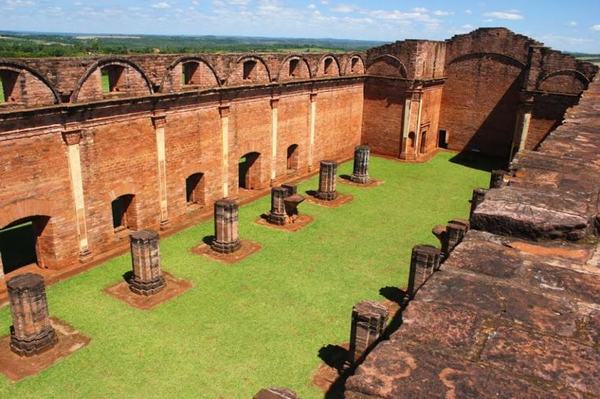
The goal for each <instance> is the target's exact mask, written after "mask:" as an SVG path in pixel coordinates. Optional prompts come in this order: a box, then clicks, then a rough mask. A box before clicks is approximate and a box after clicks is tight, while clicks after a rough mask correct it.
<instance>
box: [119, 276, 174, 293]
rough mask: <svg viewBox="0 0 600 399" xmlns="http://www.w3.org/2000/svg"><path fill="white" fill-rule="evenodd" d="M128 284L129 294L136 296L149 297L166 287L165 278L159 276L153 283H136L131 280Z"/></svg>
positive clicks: (133, 279)
mask: <svg viewBox="0 0 600 399" xmlns="http://www.w3.org/2000/svg"><path fill="white" fill-rule="evenodd" d="M128 283H129V289H130V290H131V292H133V293H134V294H137V295H144V296H150V295H154V294H156V293H158V292H160V291H161V290H162V289H163V288H165V287H166V285H167V284H166V283H165V278H164V277H163V276H160V277H159V278H157V279H155V280H153V281H138V280H136V279H135V277H134V278H132V279H131V280H130V281H128Z"/></svg>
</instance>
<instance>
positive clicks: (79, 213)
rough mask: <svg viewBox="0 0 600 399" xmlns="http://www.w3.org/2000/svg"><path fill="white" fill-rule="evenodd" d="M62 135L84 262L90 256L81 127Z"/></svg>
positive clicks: (80, 251) (80, 249) (80, 250)
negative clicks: (82, 167)
mask: <svg viewBox="0 0 600 399" xmlns="http://www.w3.org/2000/svg"><path fill="white" fill-rule="evenodd" d="M62 136H63V140H64V142H65V144H67V155H68V159H69V174H70V177H71V192H72V193H73V200H74V202H75V220H76V226H77V236H78V238H79V259H80V260H81V261H82V262H84V261H86V260H88V259H89V258H90V255H91V252H90V249H89V243H88V233H87V221H86V215H85V199H84V196H83V177H82V173H81V152H80V143H81V137H82V131H81V129H74V130H65V131H64V132H63V133H62Z"/></svg>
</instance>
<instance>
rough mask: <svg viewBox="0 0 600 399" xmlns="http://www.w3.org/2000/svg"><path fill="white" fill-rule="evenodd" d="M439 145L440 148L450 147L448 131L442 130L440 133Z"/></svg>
mask: <svg viewBox="0 0 600 399" xmlns="http://www.w3.org/2000/svg"><path fill="white" fill-rule="evenodd" d="M438 147H439V148H448V141H447V139H446V131H445V130H440V133H439V135H438Z"/></svg>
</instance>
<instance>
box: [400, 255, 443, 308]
mask: <svg viewBox="0 0 600 399" xmlns="http://www.w3.org/2000/svg"><path fill="white" fill-rule="evenodd" d="M440 259H441V251H440V250H439V249H438V248H436V247H434V246H432V245H415V246H414V247H413V249H412V256H411V259H410V270H409V274H408V286H407V289H406V293H407V296H408V297H409V298H410V299H412V298H413V297H414V296H415V293H416V292H417V291H418V290H419V288H420V287H421V286H422V285H423V284H425V282H426V281H427V280H428V279H429V277H431V275H433V273H435V272H436V271H437V270H439V268H440Z"/></svg>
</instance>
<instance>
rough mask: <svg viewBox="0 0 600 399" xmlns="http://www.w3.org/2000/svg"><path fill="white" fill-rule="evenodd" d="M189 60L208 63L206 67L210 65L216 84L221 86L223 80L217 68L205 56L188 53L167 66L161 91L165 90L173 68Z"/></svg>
mask: <svg viewBox="0 0 600 399" xmlns="http://www.w3.org/2000/svg"><path fill="white" fill-rule="evenodd" d="M187 62H196V63H198V64H204V65H206V67H208V69H210V71H211V72H212V74H213V76H214V78H215V82H216V84H215V86H221V80H220V78H219V75H218V74H217V70H216V69H215V68H214V67H213V66H212V64H211V63H210V62H209V61H208V60H207V59H205V58H204V57H201V56H198V55H186V56H182V57H179V58H177V59H176V60H175V61H173V62H172V63H171V64H170V65H169V66H168V67H167V72H166V73H165V75H164V76H163V78H162V80H161V83H160V89H159V92H161V93H162V92H163V89H164V87H165V83H166V82H167V80H168V79H169V76H170V74H171V73H172V71H173V68H175V67H176V66H177V65H178V64H183V63H187Z"/></svg>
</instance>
